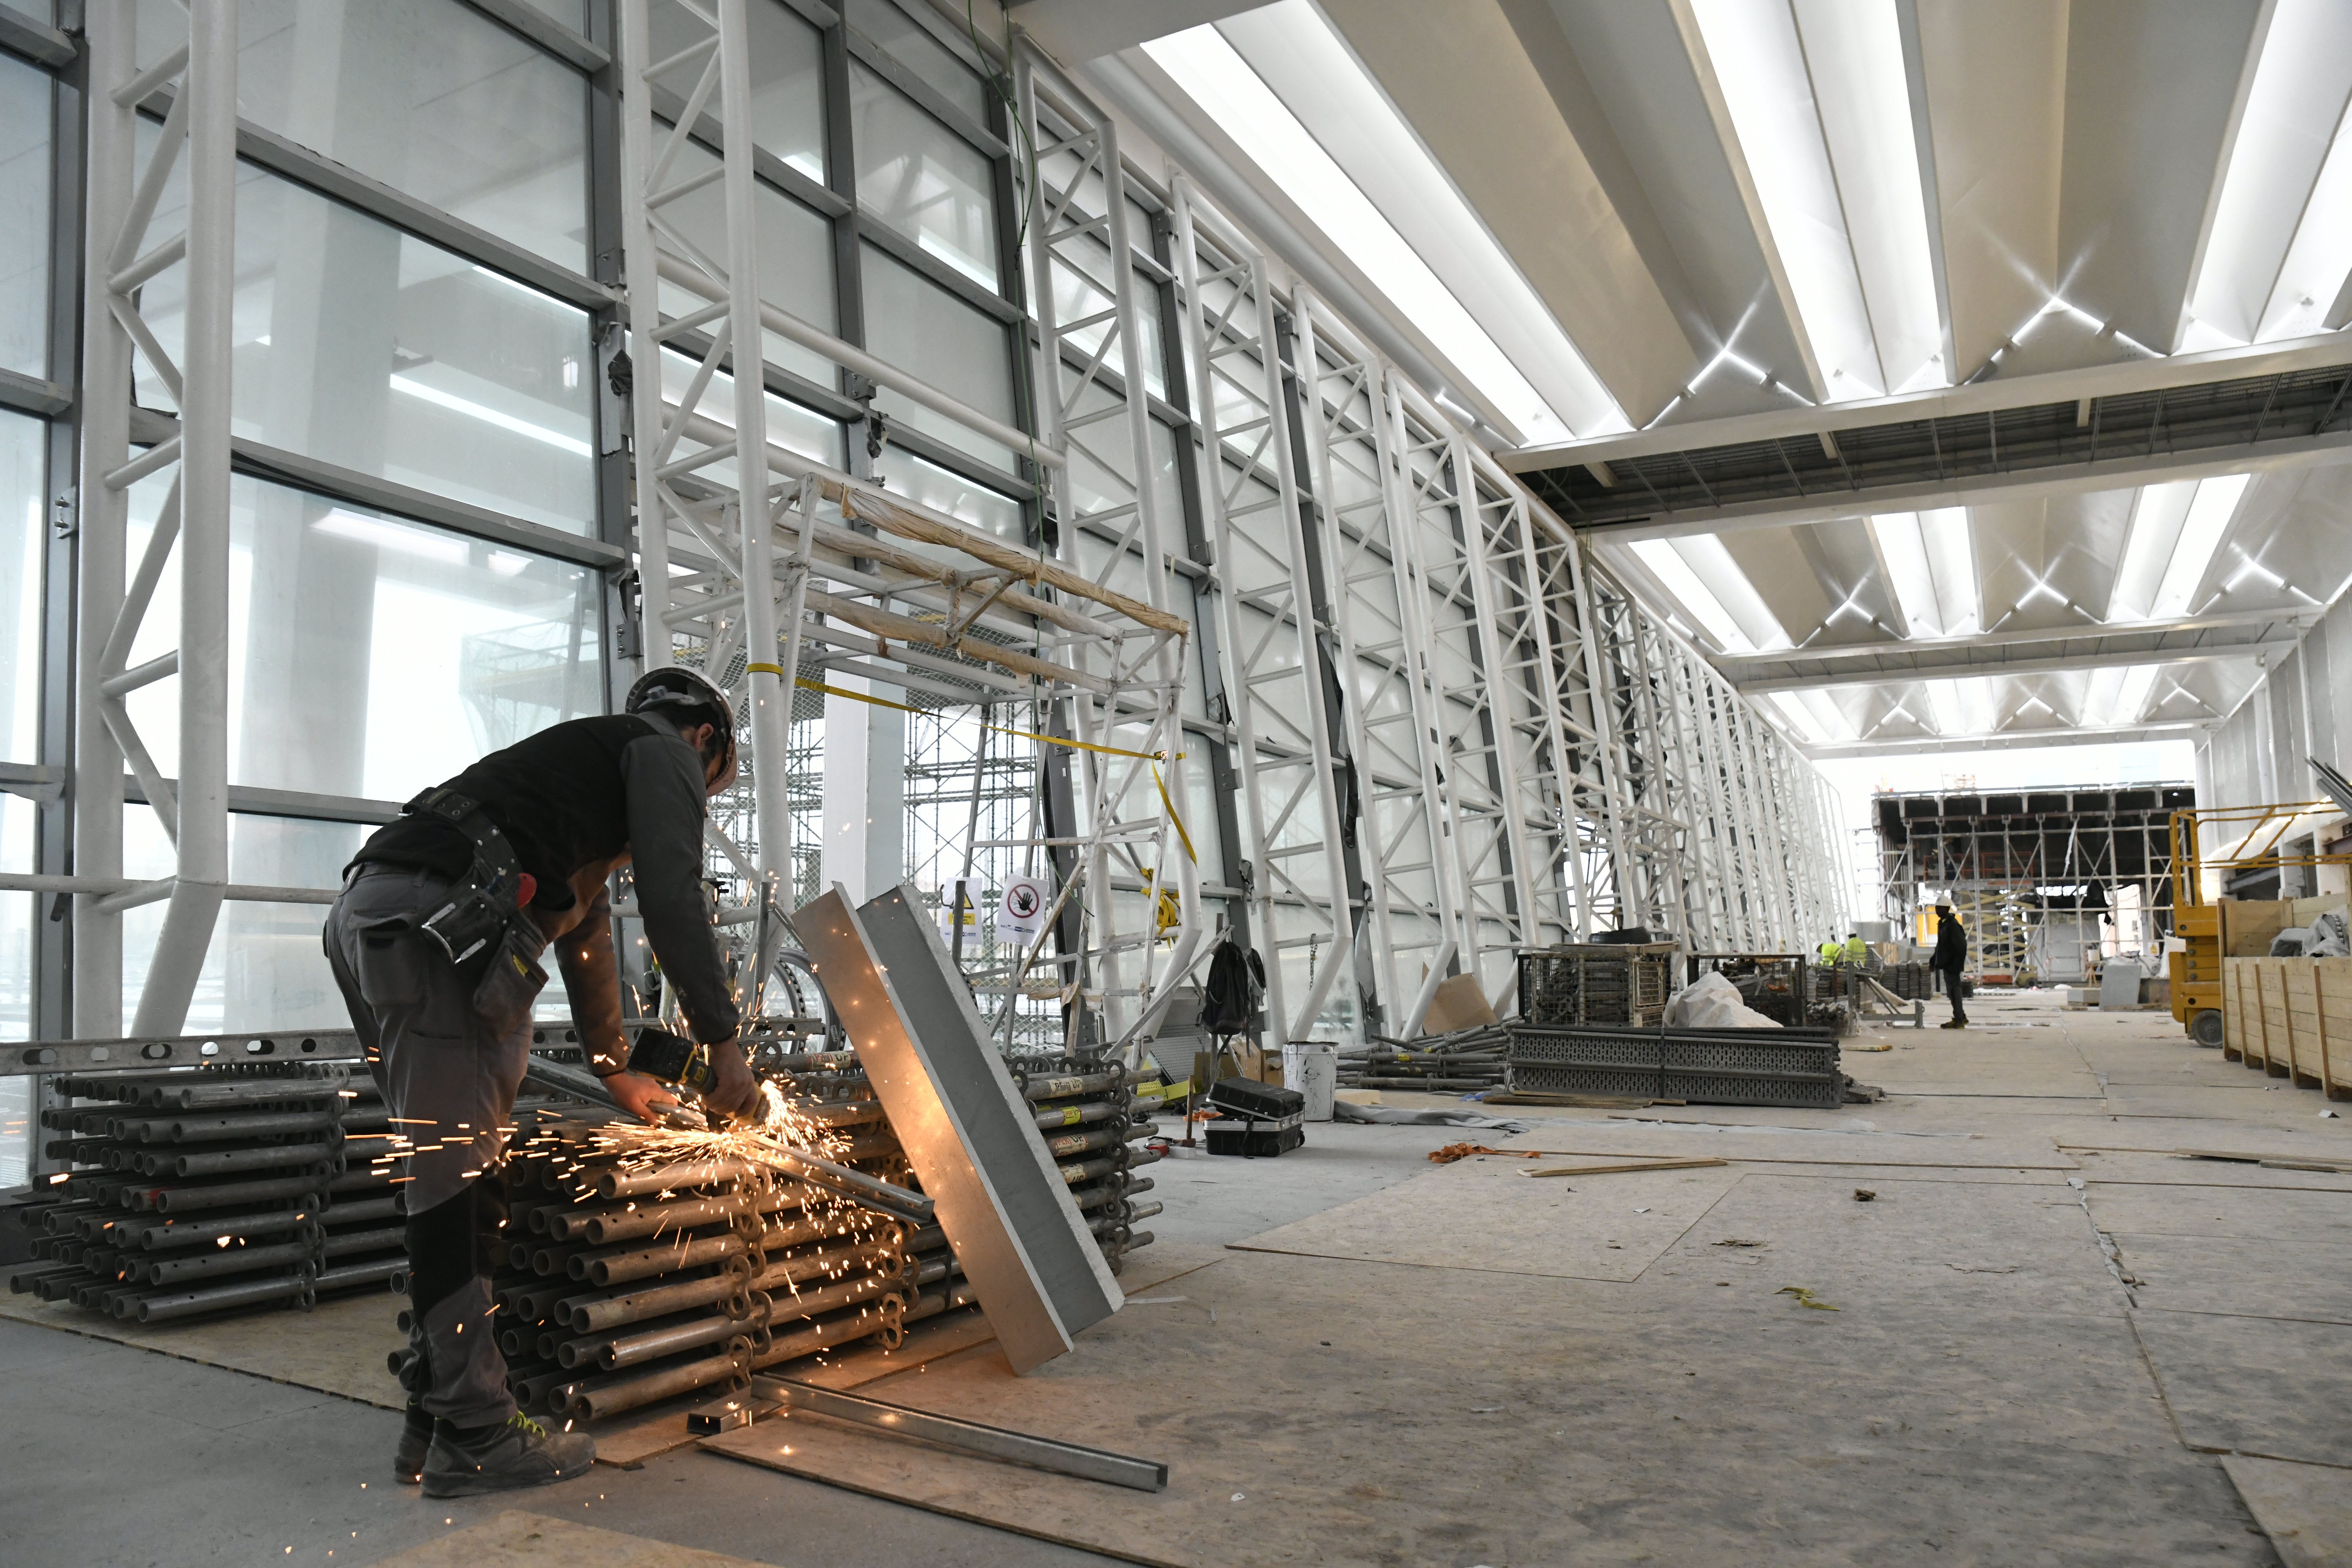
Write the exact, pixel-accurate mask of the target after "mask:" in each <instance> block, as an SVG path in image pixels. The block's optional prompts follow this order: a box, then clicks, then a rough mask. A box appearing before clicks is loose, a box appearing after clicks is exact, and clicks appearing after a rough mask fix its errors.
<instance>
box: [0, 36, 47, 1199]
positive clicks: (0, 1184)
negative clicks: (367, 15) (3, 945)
mask: <svg viewBox="0 0 2352 1568" xmlns="http://www.w3.org/2000/svg"><path fill="white" fill-rule="evenodd" d="M0 4H5V5H6V6H7V7H8V9H10V10H11V11H21V12H23V13H24V14H25V15H26V16H30V17H31V18H32V19H33V20H34V21H36V22H38V23H40V24H41V26H45V27H54V26H57V25H58V5H57V0H0ZM5 1185H6V1183H5V1182H0V1186H5Z"/></svg>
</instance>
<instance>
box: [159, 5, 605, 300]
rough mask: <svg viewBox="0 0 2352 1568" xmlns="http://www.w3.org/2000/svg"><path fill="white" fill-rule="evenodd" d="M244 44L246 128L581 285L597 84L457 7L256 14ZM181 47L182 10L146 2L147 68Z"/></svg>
mask: <svg viewBox="0 0 2352 1568" xmlns="http://www.w3.org/2000/svg"><path fill="white" fill-rule="evenodd" d="M578 9H579V7H578V5H573V6H572V10H573V12H574V13H575V15H574V16H572V18H570V20H571V22H572V25H573V26H577V25H578V17H577V15H576V13H577V12H578ZM238 35H239V36H238V45H239V47H238V50H237V76H236V103H237V112H238V113H239V114H241V115H243V116H244V117H245V118H246V119H247V120H250V121H253V122H254V123H255V124H257V125H260V126H262V127H264V128H266V129H268V130H270V131H274V132H277V133H278V135H280V136H283V137H285V138H286V139H287V140H289V141H290V142H299V144H300V145H302V146H304V147H308V148H310V150H311V151H312V152H315V153H324V154H326V155H327V156H328V157H330V158H332V159H334V160H335V161H336V162H337V163H345V164H349V165H350V166H351V167H352V168H354V169H356V170H358V171H359V172H360V173H361V174H366V175H368V176H369V177H371V178H373V179H377V180H381V181H383V183H384V184H387V185H390V186H391V187H392V188H393V189H394V190H396V191H400V192H403V193H404V194H406V195H412V196H415V198H416V199H417V200H419V201H422V202H429V203H431V204H432V205H435V206H436V207H439V208H440V209H441V210H442V211H444V212H446V213H448V214H450V215H451V216H455V217H460V218H463V219H465V220H466V221H467V223H470V224H473V225H475V226H478V227H480V228H484V229H487V230H488V231H489V232H490V233H492V234H494V235H497V236H498V237H499V238H500V239H504V240H507V241H509V242H510V243H512V244H515V245H519V246H520V247H523V248H524V249H526V250H530V251H533V252H536V253H537V254H539V255H541V256H544V257H546V258H548V259H549V260H550V261H553V262H556V263H559V264H560V265H562V266H564V267H569V268H572V270H573V271H575V272H584V271H586V270H587V259H588V216H587V215H588V180H587V148H588V83H587V79H586V78H584V77H583V76H582V75H581V74H580V73H579V72H578V71H576V70H574V69H573V68H572V67H570V66H568V65H566V64H564V63H563V62H562V61H561V60H558V59H556V58H554V57H553V56H551V55H549V54H547V53H545V52H543V51H542V50H541V49H540V48H538V47H535V46H534V45H531V44H529V43H526V42H524V41H523V39H521V38H520V37H517V36H516V35H515V34H513V33H509V32H508V31H507V30H506V29H505V28H504V27H501V26H498V25H497V24H496V23H494V22H492V21H490V20H489V19H488V17H486V16H482V15H481V14H480V13H479V12H477V11H475V10H473V9H471V8H470V7H468V6H466V5H458V4H457V3H456V0H246V4H245V5H243V6H242V7H240V9H239V12H238ZM187 36H188V19H187V15H186V12H185V9H184V6H182V5H178V4H176V3H174V0H141V4H140V7H139V63H140V64H141V65H142V66H144V65H147V64H149V63H150V62H152V61H153V60H156V59H159V58H162V57H163V55H164V54H165V53H166V52H167V51H168V50H170V49H172V48H173V47H175V46H176V45H178V44H180V43H181V42H182V41H184V39H185V38H186V37H187Z"/></svg>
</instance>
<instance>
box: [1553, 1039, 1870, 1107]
mask: <svg viewBox="0 0 2352 1568" xmlns="http://www.w3.org/2000/svg"><path fill="white" fill-rule="evenodd" d="M1793 1033H1794V1031H1789V1030H1780V1029H1756V1030H1740V1031H1736V1032H1732V1033H1727V1032H1724V1031H1719V1030H1682V1029H1660V1030H1657V1031H1655V1032H1651V1031H1647V1030H1643V1031H1635V1030H1627V1029H1618V1030H1580V1029H1546V1028H1531V1027H1528V1026H1517V1025H1515V1026H1511V1029H1510V1038H1511V1046H1510V1058H1509V1068H1508V1072H1509V1083H1510V1087H1511V1088H1512V1089H1514V1090H1523V1091H1533V1092H1538V1093H1549V1094H1596V1095H1623V1096H1631V1097H1634V1098H1643V1099H1657V1100H1683V1101H1685V1102H1687V1103H1689V1104H1692V1105H1769V1106H1779V1107H1784V1108H1787V1109H1791V1110H1803V1109H1816V1110H1832V1109H1834V1108H1835V1107H1837V1106H1839V1105H1842V1104H1843V1103H1844V1102H1845V1075H1844V1073H1843V1070H1842V1068H1841V1065H1840V1061H1839V1057H1838V1047H1837V1042H1836V1041H1835V1040H1834V1039H1832V1038H1831V1037H1829V1035H1828V1031H1826V1030H1811V1029H1809V1030H1806V1031H1805V1032H1804V1035H1803V1036H1801V1037H1796V1038H1791V1037H1790V1036H1791V1035H1792V1034H1793Z"/></svg>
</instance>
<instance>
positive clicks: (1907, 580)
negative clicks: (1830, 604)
mask: <svg viewBox="0 0 2352 1568" xmlns="http://www.w3.org/2000/svg"><path fill="white" fill-rule="evenodd" d="M1870 531H1871V536H1872V537H1873V538H1874V539H1876V540H1877V542H1878V554H1879V558H1880V559H1881V560H1883V561H1885V563H1886V577H1887V586H1888V587H1889V588H1890V589H1892V590H1893V591H1894V594H1895V604H1896V605H1900V606H1901V607H1902V610H1903V619H1904V620H1905V621H1906V623H1908V625H1909V628H1910V630H1909V635H1910V636H1912V637H1942V636H1944V635H1945V633H1944V608H1943V605H1941V604H1940V603H1939V602H1938V601H1937V597H1936V574H1935V573H1934V572H1933V571H1932V570H1930V569H1929V567H1928V565H1927V541H1926V540H1925V539H1923V538H1922V537H1921V536H1920V532H1919V514H1918V513H1916V512H1911V511H1898V512H1889V513H1886V514H1885V515H1883V516H1879V517H1874V518H1872V519H1871V520H1870Z"/></svg>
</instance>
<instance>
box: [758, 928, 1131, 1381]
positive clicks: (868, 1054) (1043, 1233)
mask: <svg viewBox="0 0 2352 1568" xmlns="http://www.w3.org/2000/svg"><path fill="white" fill-rule="evenodd" d="M793 925H794V926H795V927H796V928H797V929H798V931H799V932H800V935H801V940H802V941H803V942H804V943H805V944H806V945H807V948H808V952H809V956H810V957H811V958H812V959H814V961H815V966H816V972H817V976H818V979H819V981H820V982H821V983H822V984H823V985H824V991H825V995H826V997H827V998H828V999H829V1000H830V1001H831V1002H832V1004H833V1008H834V1014H835V1016H836V1017H838V1018H839V1019H840V1020H841V1024H842V1026H843V1027H844V1028H845V1030H847V1031H848V1034H849V1039H850V1043H851V1044H852V1045H854V1046H856V1048H857V1056H858V1059H859V1060H860V1061H861V1062H863V1063H864V1064H865V1066H866V1072H867V1073H868V1075H869V1076H870V1078H871V1079H872V1082H873V1085H874V1092H875V1096H876V1098H877V1099H879V1100H881V1101H882V1106H883V1109H884V1110H886V1111H887V1112H888V1113H889V1117H890V1125H891V1126H892V1127H893V1128H895V1129H896V1130H897V1131H898V1137H899V1142H901V1143H902V1144H903V1145H904V1147H905V1149H906V1152H907V1159H908V1163H910V1164H912V1165H913V1166H914V1168H915V1174H916V1175H917V1177H919V1179H920V1180H921V1182H922V1184H923V1191H924V1193H925V1194H927V1195H929V1197H930V1198H931V1200H932V1201H933V1203H934V1204H936V1205H938V1206H937V1211H936V1212H937V1216H938V1220H939V1223H940V1227H941V1228H942V1229H944V1230H945V1231H946V1232H947V1237H948V1240H949V1242H950V1244H951V1245H952V1246H953V1247H954V1248H955V1252H956V1257H957V1258H958V1259H959V1260H960V1261H961V1263H962V1264H963V1268H964V1276H965V1278H966V1279H970V1280H971V1284H972V1288H973V1289H975V1290H977V1291H978V1292H979V1295H980V1304H981V1306H982V1308H983V1309H984V1310H986V1311H987V1313H988V1321H989V1322H990V1323H991V1325H992V1326H993V1327H994V1328H995V1330H996V1338H997V1342H998V1343H999V1344H1000V1345H1002V1346H1003V1349H1004V1353H1005V1355H1006V1357H1007V1359H1009V1360H1010V1361H1011V1362H1012V1363H1013V1371H1015V1372H1020V1373H1025V1372H1029V1371H1031V1370H1033V1369H1034V1368H1036V1367H1038V1366H1042V1365H1044V1364H1045V1363H1046V1362H1049V1361H1051V1360H1053V1359H1054V1358H1055V1356H1058V1355H1060V1354H1062V1353H1063V1352H1066V1351H1067V1350H1068V1349H1069V1348H1070V1338H1071V1336H1072V1335H1074V1334H1076V1332H1077V1331H1079V1330H1081V1329H1084V1328H1086V1327H1087V1326H1088V1325H1089V1324H1093V1323H1097V1322H1100V1321H1102V1320H1103V1319H1105V1318H1107V1317H1108V1316H1110V1315H1111V1314H1112V1313H1113V1312H1115V1311H1117V1310H1118V1309H1119V1306H1120V1304H1121V1303H1122V1302H1123V1301H1124V1300H1125V1298H1124V1297H1123V1296H1122V1295H1121V1294H1120V1293H1119V1289H1118V1285H1117V1283H1115V1282H1114V1281H1113V1280H1112V1279H1111V1277H1110V1270H1109V1268H1108V1267H1106V1266H1105V1264H1104V1262H1103V1258H1102V1253H1101V1251H1100V1249H1099V1248H1097V1247H1096V1246H1095V1242H1094V1237H1092V1236H1091V1235H1090V1234H1089V1233H1088V1231H1087V1223H1086V1220H1085V1219H1084V1218H1083V1217H1082V1216H1081V1215H1080V1214H1079V1213H1078V1207H1077V1205H1076V1203H1075V1202H1074V1201H1073V1200H1072V1199H1071V1196H1070V1194H1069V1190H1068V1189H1067V1188H1066V1186H1065V1185H1064V1184H1063V1183H1062V1180H1061V1178H1060V1175H1059V1173H1057V1172H1056V1171H1055V1168H1054V1162H1053V1157H1052V1156H1051V1155H1049V1154H1048V1153H1047V1152H1045V1143H1044V1142H1043V1141H1042V1140H1041V1139H1040V1138H1039V1137H1038V1136H1037V1132H1036V1128H1035V1126H1034V1121H1035V1117H1034V1114H1033V1112H1032V1110H1031V1109H1030V1107H1029V1105H1028V1104H1027V1102H1026V1101H1025V1100H1023V1098H1022V1095H1021V1091H1020V1089H1017V1088H1016V1087H1015V1086H1014V1085H1013V1079H1012V1076H1011V1075H1010V1074H1009V1073H1007V1072H1006V1071H1005V1068H1004V1062H1003V1058H1000V1057H999V1056H998V1055H997V1053H996V1050H995V1048H994V1047H992V1045H991V1044H990V1042H989V1038H988V1032H987V1030H986V1029H985V1028H984V1027H983V1026H982V1023H981V1020H980V1015H979V1014H978V1013H977V1012H976V1011H974V1009H973V1007H972V1005H971V994H970V993H968V992H967V991H966V990H965V989H964V985H963V982H962V980H961V977H960V976H958V974H957V973H956V972H955V968H954V966H953V964H952V963H950V960H949V958H948V952H947V948H946V945H945V944H944V943H942V942H940V936H939V931H938V929H937V927H936V926H935V925H934V923H933V921H932V920H931V919H930V917H929V915H928V914H927V913H926V911H925V910H923V909H922V907H921V904H920V902H919V899H918V897H917V896H916V894H915V892H914V890H913V889H910V888H904V887H901V888H894V889H891V890H890V891H888V892H887V893H884V894H882V895H881V896H880V897H878V898H877V899H874V900H871V901H870V902H868V903H866V904H865V905H863V906H862V907H859V908H857V909H852V908H851V907H850V904H849V900H848V898H847V897H846V896H845V894H844V893H843V891H842V889H840V888H839V887H837V886H836V887H835V889H833V890H832V891H830V892H827V893H824V894H823V895H822V896H820V897H818V898H816V899H814V900H812V901H811V902H809V903H808V904H806V905H804V906H803V908H802V909H801V910H800V911H799V912H798V913H797V914H795V915H794V916H793Z"/></svg>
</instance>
